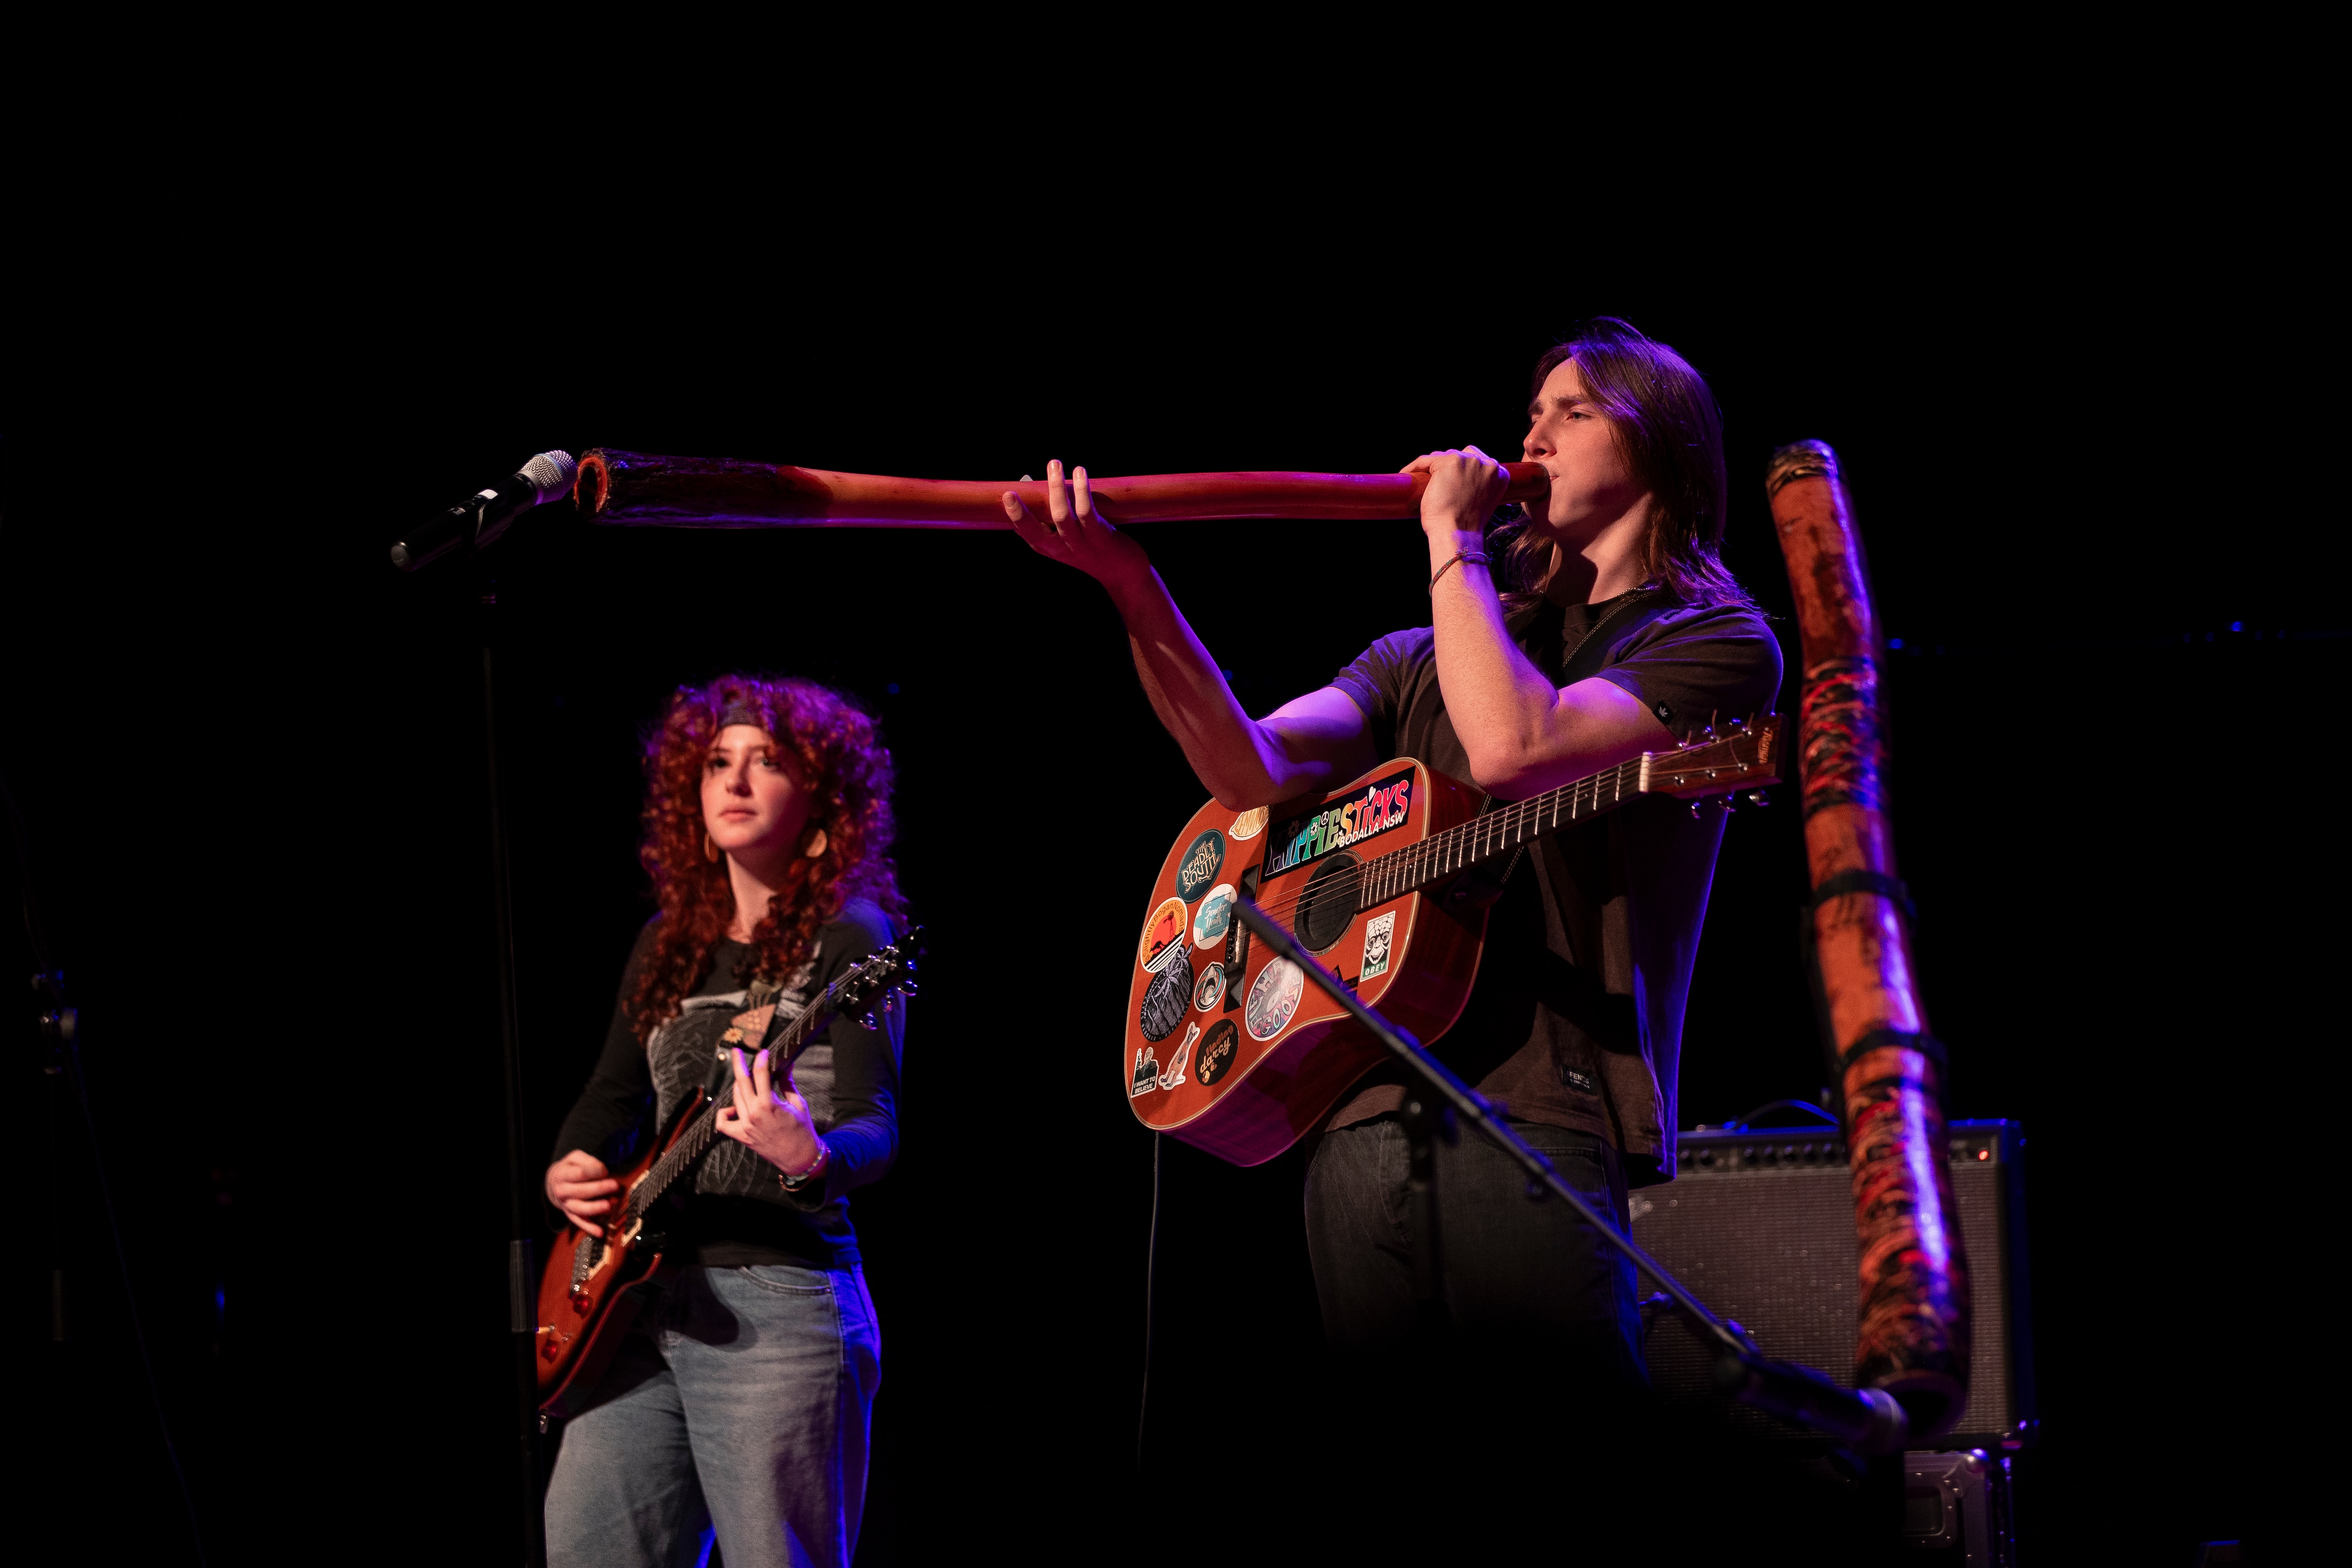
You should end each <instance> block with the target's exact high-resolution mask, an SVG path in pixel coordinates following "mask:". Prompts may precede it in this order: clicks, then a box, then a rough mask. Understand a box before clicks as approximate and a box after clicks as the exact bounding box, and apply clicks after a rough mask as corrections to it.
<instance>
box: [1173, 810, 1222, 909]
mask: <svg viewBox="0 0 2352 1568" xmlns="http://www.w3.org/2000/svg"><path fill="white" fill-rule="evenodd" d="M1224 868H1225V836H1224V835H1223V834H1222V833H1220V832H1218V831H1217V830H1216V829H1215V828H1213V827H1212V828H1209V829H1207V830H1205V831H1204V832H1202V835H1201V837H1198V838H1195V839H1194V840H1192V843H1191V844H1190V845H1189V846H1188V847H1186V848H1185V850H1184V858H1182V859H1181V860H1179V861H1177V862H1176V896H1177V897H1178V898H1180V899H1181V900H1184V901H1185V902H1186V903H1188V904H1189V903H1191V902H1192V900H1195V899H1197V898H1199V897H1200V896H1201V895H1202V893H1205V892H1207V891H1208V890H1209V884H1210V883H1212V882H1213V881H1215V880H1216V879H1217V873H1218V872H1220V871H1222V870H1223V869H1224Z"/></svg>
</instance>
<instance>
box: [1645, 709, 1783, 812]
mask: <svg viewBox="0 0 2352 1568" xmlns="http://www.w3.org/2000/svg"><path fill="white" fill-rule="evenodd" d="M1780 725H1781V718H1780V714H1778V713H1767V714H1765V715H1764V716H1763V717H1761V718H1759V719H1750V720H1748V721H1746V722H1744V723H1743V722H1741V721H1739V720H1738V719H1734V720H1733V721H1731V722H1730V724H1729V725H1728V726H1727V729H1726V730H1725V731H1723V732H1721V733H1717V731H1716V730H1715V729H1714V728H1713V726H1709V727H1708V728H1707V729H1705V730H1702V731H1699V732H1698V733H1697V734H1696V735H1694V736H1692V737H1691V739H1690V740H1689V742H1686V743H1685V744H1683V745H1680V746H1677V747H1675V749H1674V750H1673V751H1671V752H1650V753H1648V754H1647V755H1646V756H1644V757H1643V763H1644V764H1645V765H1644V766H1643V771H1642V787H1643V789H1644V790H1647V791H1649V792H1651V793H1652V794H1654V795H1674V796H1675V797H1676V798H1677V799H1681V800H1698V799H1700V798H1702V797H1704V796H1706V795H1730V794H1732V793H1734V792H1735V791H1738V790H1755V789H1762V788H1763V787H1764V786H1765V785H1767V784H1779V783H1780Z"/></svg>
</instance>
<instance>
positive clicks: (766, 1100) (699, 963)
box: [546, 677, 905, 1568]
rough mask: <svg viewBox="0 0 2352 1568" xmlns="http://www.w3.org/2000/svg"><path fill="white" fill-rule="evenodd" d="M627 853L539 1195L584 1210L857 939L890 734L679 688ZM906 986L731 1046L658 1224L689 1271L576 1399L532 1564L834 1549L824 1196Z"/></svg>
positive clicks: (868, 1307)
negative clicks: (639, 829) (607, 1003)
mask: <svg viewBox="0 0 2352 1568" xmlns="http://www.w3.org/2000/svg"><path fill="white" fill-rule="evenodd" d="M646 776H647V785H648V787H647V791H646V809H645V841H644V844H643V846H642V847H641V848H640V850H639V857H640V858H641V859H642V860H643V861H644V863H645V867H646V870H647V871H648V872H649V873H650V874H651V875H652V877H653V881H654V887H655V889H656V892H657V893H658V895H659V898H660V903H661V910H660V912H659V913H658V914H656V916H655V917H654V918H653V919H652V920H651V921H647V922H646V927H645V930H644V931H642V932H640V933H639V934H638V937H637V942H636V946H635V950H634V951H632V952H631V953H630V954H629V962H628V967H627V969H626V970H625V972H624V975H623V978H622V981H621V994H620V999H619V1001H618V1003H617V1004H616V1005H615V1006H614V1012H613V1023H612V1027H611V1029H610V1031H609V1032H608V1033H607V1035H606V1037H605V1041H604V1053H603V1055H602V1056H601V1057H600V1058H599V1059H598V1061H597V1063H596V1070H595V1072H594V1074H593V1076H592V1077H591V1078H590V1079H589V1080H588V1087H587V1089H585V1090H584V1091H583V1093H582V1094H581V1096H580V1100H579V1102H578V1103H577V1104H576V1105H574V1106H573V1107H572V1114H571V1115H570V1116H568V1117H567V1118H565V1119H564V1123H563V1131H562V1134H561V1135H560V1136H559V1137H558V1138H557V1139H556V1143H555V1147H556V1150H557V1153H558V1157H557V1159H556V1161H555V1163H553V1164H552V1165H550V1166H549V1167H548V1170H547V1178H546V1193H547V1198H548V1201H549V1202H550V1203H551V1204H552V1205H554V1206H555V1208H556V1209H557V1210H558V1211H559V1212H560V1214H561V1215H562V1217H563V1218H564V1219H565V1220H568V1221H569V1222H570V1223H571V1224H572V1225H575V1226H579V1227H580V1228H581V1229H582V1230H583V1231H586V1232H588V1233H589V1234H590V1235H596V1234H599V1233H600V1221H601V1218H602V1216H604V1215H607V1214H608V1213H610V1212H611V1210H612V1207H613V1205H614V1194H615V1193H616V1191H617V1188H618V1184H617V1183H616V1182H614V1180H613V1179H612V1176H611V1167H612V1165H614V1164H615V1163H622V1161H623V1159H624V1157H625V1153H626V1152H627V1150H628V1147H629V1146H630V1145H631V1144H632V1143H633V1142H635V1139H636V1138H637V1137H639V1136H640V1135H642V1134H643V1133H644V1132H645V1131H646V1128H647V1126H648V1125H649V1123H648V1113H649V1112H650V1115H651V1121H650V1125H652V1126H660V1125H663V1124H666V1123H667V1121H668V1120H669V1119H670V1118H671V1117H672V1116H673V1115H675V1114H676V1112H677V1109H678V1107H679V1106H680V1105H682V1104H683V1103H685V1102H686V1101H687V1100H689V1099H691V1098H692V1096H693V1094H694V1091H695V1090H696V1089H698V1088H701V1087H704V1086H705V1085H707V1084H710V1083H711V1082H712V1080H713V1078H714V1068H717V1067H718V1064H719V1050H720V1045H721V1037H722V1036H723V1035H724V1034H725V1033H726V1032H727V1031H728V1029H730V1027H737V1026H740V1027H741V1028H742V1029H743V1031H744V1035H745V1036H746V1037H748V1038H749V1039H751V1040H753V1041H756V1040H757V1039H759V1038H760V1037H761V1034H762V1033H763V1031H764V1029H765V1027H766V1026H767V1023H768V1021H769V1019H770V1018H771V1017H772V1014H771V1013H770V1012H769V1009H770V1008H771V1007H772V1008H773V1009H775V1010H776V1011H777V1012H780V1013H782V1015H783V1016H785V1017H786V1018H788V1019H789V1018H791V1017H793V1016H797V1015H798V1013H799V1012H800V1010H801V1009H802V1008H803V1007H805V1006H806V1005H809V1003H810V1002H811V1001H812V1000H813V999H814V998H815V997H817V996H819V995H821V994H823V992H824V987H825V986H826V985H827V984H830V983H831V982H832V981H834V980H835V979H836V978H837V977H838V976H839V975H840V974H841V973H843V972H844V971H845V970H846V969H848V968H849V967H850V966H851V965H852V964H854V963H856V962H857V961H858V960H859V959H860V958H862V957H864V956H865V955H866V954H867V953H870V952H874V951H875V950H876V949H877V948H879V947H882V946H884V945H887V943H888V942H890V941H891V940H892V936H893V932H894V927H893V925H892V923H891V921H892V917H893V915H895V914H897V913H898V911H899V910H900V908H901V906H900V901H899V898H898V888H897V884H896V880H895V879H894V876H893V873H892V870H891V865H890V861H889V858H888V850H889V847H890V837H891V816H890V757H889V753H888V752H886V751H884V750H883V749H882V746H881V744H880V742H878V740H877V737H876V735H875V732H874V723H873V721H872V720H871V719H869V718H868V717H867V716H866V714H864V713H863V712H861V711H859V710H857V709H856V707H854V706H853V705H851V704H850V703H849V702H847V701H845V700H843V699H842V698H841V697H839V696H837V695H835V693H833V692H830V691H827V690H825V689H823V688H822V687H818V686H815V685H813V684H811V683H810V682H807V681H803V680H763V679H749V678H745V677H728V678H726V679H720V680H717V681H714V682H712V683H711V684H710V685H709V686H707V687H702V688H684V689H680V690H679V691H678V692H677V696H676V697H675V698H673V699H672V700H671V702H670V705H669V710H668V712H667V714H666V715H665V716H664V718H663V721H662V724H661V727H660V729H659V730H658V731H656V733H655V734H654V735H653V737H652V738H651V739H650V740H649V741H648V742H647V743H646ZM904 1017H905V1014H904V1011H903V1009H899V1010H897V1011H893V1012H888V1013H885V1014H883V1015H882V1016H880V1017H879V1018H878V1019H877V1022H878V1023H879V1024H880V1025H881V1027H880V1028H879V1029H869V1028H866V1027H864V1026H863V1025H862V1024H861V1022H860V1021H859V1020H858V1019H856V1018H847V1017H843V1018H836V1019H835V1020H834V1022H833V1023H832V1024H831V1026H829V1027H827V1028H825V1029H824V1030H823V1031H822V1032H820V1033H818V1034H817V1035H815V1036H814V1037H812V1038H811V1039H810V1040H809V1042H808V1044H807V1045H806V1046H805V1047H804V1048H803V1050H802V1051H801V1053H800V1056H799V1058H797V1060H796V1061H795V1062H793V1064H792V1066H791V1067H790V1068H789V1070H787V1069H785V1068H783V1066H782V1064H772V1063H771V1062H770V1061H769V1060H768V1058H767V1055H766V1053H764V1052H761V1053H759V1054H758V1055H756V1056H754V1057H752V1058H751V1059H750V1060H748V1061H747V1060H746V1059H745V1058H744V1055H743V1053H742V1052H741V1051H740V1050H734V1051H731V1052H730V1056H729V1059H728V1061H727V1065H726V1068H724V1069H722V1071H723V1076H722V1077H721V1079H720V1082H719V1089H720V1092H721V1094H722V1097H723V1096H724V1095H725V1094H727V1093H728V1092H729V1091H730V1086H729V1085H728V1084H727V1083H726V1081H725V1079H730V1078H731V1080H732V1081H731V1094H732V1100H731V1102H727V1101H725V1100H723V1098H722V1105H721V1109H720V1111H719V1131H721V1132H722V1133H724V1134H726V1136H727V1137H728V1138H729V1139H731V1140H732V1141H733V1142H722V1143H719V1144H717V1145H716V1146H715V1147H714V1148H713V1150H712V1152H711V1153H710V1154H709V1156H708V1157H707V1158H706V1159H705V1160H704V1161H703V1163H702V1164H701V1166H700V1168H699V1169H698V1172H697V1173H696V1175H695V1179H694V1183H693V1191H692V1193H691V1194H689V1195H688V1198H687V1200H686V1204H685V1210H684V1213H683V1214H682V1215H678V1216H677V1219H676V1220H674V1221H673V1222H672V1225H671V1227H670V1235H671V1243H670V1250H671V1254H672V1255H673V1256H676V1257H680V1258H685V1259H686V1260H687V1261H688V1265H689V1266H688V1268H686V1269H685V1270H684V1271H683V1272H682V1273H680V1274H679V1275H678V1276H677V1279H675V1280H674V1281H673V1282H672V1283H671V1284H670V1285H669V1286H668V1288H667V1289H666V1290H665V1292H664V1293H663V1295H662V1296H661V1298H660V1299H659V1300H657V1301H656V1302H655V1303H654V1304H653V1305H651V1306H649V1307H648V1308H647V1309H646V1310H645V1311H644V1312H643V1313H642V1314H640V1316H639V1317H638V1319H637V1321H636V1322H635V1325H633V1327H632V1329H631V1331H630V1332H629V1334H628V1336H627V1338H626V1340H625V1342H624V1344H623V1348H622V1350H621V1352H620V1353H619V1354H618V1355H617V1356H616V1357H615V1358H614V1363H613V1365H612V1367H611V1369H610V1370H609V1371H608V1372H607V1373H605V1374H604V1380H603V1382H602V1383H601V1384H599V1385H598V1386H597V1388H596V1391H595V1393H594V1395H593V1404H592V1405H590V1406H589V1407H588V1408H586V1409H585V1410H583V1411H582V1412H581V1413H580V1414H578V1415H575V1416H573V1417H572V1420H571V1422H570V1423H569V1424H568V1425H567V1426H566V1427H565V1429H564V1433H563V1445H562V1453H561V1455H560V1457H559V1458H558V1459H557V1462H556V1467H555V1475H554V1478H553V1480H552V1481H551V1484H550V1487H549V1489H548V1495H547V1535H548V1560H549V1562H550V1563H552V1564H556V1565H558V1568H563V1565H568V1564H596V1565H600V1568H601V1565H604V1564H614V1565H618V1564H624V1563H626V1564H656V1563H692V1562H694V1561H695V1560H696V1556H697V1552H698V1546H699V1542H700V1540H701V1537H702V1532H703V1530H704V1528H705V1526H706V1525H709V1526H710V1527H713V1528H715V1529H716V1531H717V1534H718V1542H719V1550H720V1552H721V1553H722V1554H723V1555H724V1556H725V1558H726V1560H727V1562H728V1563H729V1564H730V1568H761V1565H763V1564H769V1563H777V1564H781V1563H840V1564H846V1563H848V1562H849V1559H850V1554H851V1552H852V1551H853V1550H854V1549H855V1547H856V1542H857V1521H858V1514H859V1511H860V1510H861V1508H862V1507H863V1505H864V1502H865V1496H866V1431H867V1425H868V1422H869V1420H870V1418H871V1415H872V1412H873V1405H874V1391H875V1388H876V1386H877V1384H879V1382H880V1381H881V1338H880V1334H879V1331H878V1330H877V1325H876V1323H875V1319H874V1305H873V1301H872V1300H871V1299H870V1298H869V1297H868V1296H867V1294H866V1281H865V1277H864V1275H863V1274H862V1273H861V1272H860V1271H859V1268H858V1256H857V1238H856V1232H855V1231H854V1230H852V1229H851V1227H850V1223H849V1214H848V1194H849V1191H850V1189H851V1188H853V1187H856V1186H861V1185H863V1184H866V1183H867V1182H870V1181H873V1180H874V1179H875V1178H876V1177H877V1176H879V1175H881V1174H882V1173H884V1172H885V1171H887V1169H888V1168H889V1166H890V1162H891V1160H892V1158H893V1156H894V1155H895V1154H896V1153H897V1152H898V1062H899V1054H900V1050H901V1047H902V1045H903V1043H904V1037H903V1027H904Z"/></svg>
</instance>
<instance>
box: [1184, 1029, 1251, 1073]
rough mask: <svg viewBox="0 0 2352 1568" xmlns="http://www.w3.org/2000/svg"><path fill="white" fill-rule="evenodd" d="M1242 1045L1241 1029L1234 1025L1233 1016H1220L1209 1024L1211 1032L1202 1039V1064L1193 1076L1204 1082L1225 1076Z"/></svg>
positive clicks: (1195, 1069) (1194, 1070) (1194, 1071)
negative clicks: (1235, 1053)
mask: <svg viewBox="0 0 2352 1568" xmlns="http://www.w3.org/2000/svg"><path fill="white" fill-rule="evenodd" d="M1240 1045H1241V1031H1240V1030H1238V1029H1236V1028H1234V1021H1233V1020H1232V1019H1231V1018H1220V1019H1218V1020H1217V1021H1216V1022H1215V1023H1213V1024H1212V1025H1210V1026H1209V1033H1208V1035H1207V1037H1205V1038H1203V1039H1202V1041H1201V1065H1200V1066H1199V1067H1198V1068H1194V1069H1193V1074H1192V1076H1193V1077H1195V1078H1197V1079H1200V1080H1201V1081H1202V1083H1204V1084H1213V1083H1215V1082H1216V1081H1217V1080H1218V1079H1221V1078H1223V1077H1224V1076H1225V1069H1226V1068H1229V1067H1231V1066H1233V1065H1234V1052H1235V1050H1236V1049H1237V1048H1238V1047H1240Z"/></svg>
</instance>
